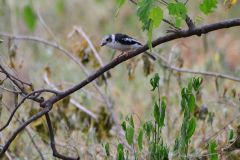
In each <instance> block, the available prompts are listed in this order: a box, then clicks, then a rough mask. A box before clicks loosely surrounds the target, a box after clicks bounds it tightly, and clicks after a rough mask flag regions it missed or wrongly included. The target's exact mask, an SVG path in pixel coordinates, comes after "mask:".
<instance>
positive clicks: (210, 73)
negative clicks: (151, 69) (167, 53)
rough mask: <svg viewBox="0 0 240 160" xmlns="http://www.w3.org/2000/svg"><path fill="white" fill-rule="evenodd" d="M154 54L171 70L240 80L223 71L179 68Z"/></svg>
mask: <svg viewBox="0 0 240 160" xmlns="http://www.w3.org/2000/svg"><path fill="white" fill-rule="evenodd" d="M154 55H155V56H156V57H157V58H159V60H160V61H161V62H163V63H165V64H161V65H162V66H163V67H166V68H168V69H170V70H173V71H176V72H180V73H190V74H198V75H203V76H208V77H215V78H223V79H228V80H231V81H235V82H240V78H238V77H234V76H230V75H226V74H223V73H217V72H209V71H194V70H191V69H185V68H178V67H176V66H173V65H171V64H170V63H169V62H168V61H167V60H166V59H165V58H164V57H163V56H161V55H158V54H155V53H154Z"/></svg>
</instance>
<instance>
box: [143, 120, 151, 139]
mask: <svg viewBox="0 0 240 160" xmlns="http://www.w3.org/2000/svg"><path fill="white" fill-rule="evenodd" d="M143 129H144V131H145V132H146V135H147V137H148V139H150V136H151V132H152V130H153V124H152V122H151V121H148V122H145V123H144V124H143Z"/></svg>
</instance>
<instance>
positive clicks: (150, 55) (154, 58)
mask: <svg viewBox="0 0 240 160" xmlns="http://www.w3.org/2000/svg"><path fill="white" fill-rule="evenodd" d="M144 53H145V54H146V55H148V56H149V58H151V59H152V60H154V61H156V59H157V58H156V57H155V56H154V55H152V54H151V53H149V52H147V51H146V52H144Z"/></svg>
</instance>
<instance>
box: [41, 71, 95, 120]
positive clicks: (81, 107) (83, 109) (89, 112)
mask: <svg viewBox="0 0 240 160" xmlns="http://www.w3.org/2000/svg"><path fill="white" fill-rule="evenodd" d="M43 79H44V81H45V82H46V84H47V85H48V86H50V87H51V88H52V89H54V90H56V91H60V90H59V89H58V88H57V87H56V86H55V85H54V84H53V83H51V82H50V81H49V79H48V76H47V74H44V75H43ZM70 103H72V104H73V105H75V106H76V107H77V108H78V109H80V110H81V111H82V112H84V113H86V114H87V115H89V116H90V117H91V118H93V119H95V120H97V115H96V114H94V113H93V112H92V111H90V110H88V109H87V108H85V107H83V106H82V105H81V104H79V103H78V102H77V100H75V99H73V98H70Z"/></svg>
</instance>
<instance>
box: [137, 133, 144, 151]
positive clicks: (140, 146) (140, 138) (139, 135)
mask: <svg viewBox="0 0 240 160" xmlns="http://www.w3.org/2000/svg"><path fill="white" fill-rule="evenodd" d="M142 141H143V130H142V129H140V130H139V134H138V148H139V150H142V148H143V145H142Z"/></svg>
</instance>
